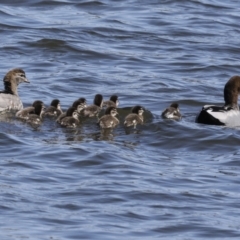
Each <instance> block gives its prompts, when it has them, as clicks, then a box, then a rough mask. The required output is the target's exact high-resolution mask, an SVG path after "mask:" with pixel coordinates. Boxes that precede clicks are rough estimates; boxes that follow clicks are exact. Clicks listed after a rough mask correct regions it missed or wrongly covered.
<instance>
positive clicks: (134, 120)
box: [124, 105, 144, 128]
mask: <svg viewBox="0 0 240 240" xmlns="http://www.w3.org/2000/svg"><path fill="white" fill-rule="evenodd" d="M143 113H144V109H143V107H142V106H139V105H137V106H135V107H133V108H132V113H130V114H128V115H127V116H126V118H125V121H124V125H125V126H126V127H130V126H134V128H136V126H137V124H143Z"/></svg>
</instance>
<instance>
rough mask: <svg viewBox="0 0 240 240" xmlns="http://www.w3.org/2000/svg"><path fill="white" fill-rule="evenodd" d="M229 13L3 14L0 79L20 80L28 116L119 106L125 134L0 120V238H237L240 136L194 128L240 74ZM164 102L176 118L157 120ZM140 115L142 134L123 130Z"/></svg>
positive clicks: (164, 4) (140, 4)
mask: <svg viewBox="0 0 240 240" xmlns="http://www.w3.org/2000/svg"><path fill="white" fill-rule="evenodd" d="M9 2H11V3H9ZM239 10H240V5H239V2H238V1H234V0H232V1H214V0H198V1H197V0H190V1H176V0H165V1H156V0H155V1H153V0H151V1H130V0H129V1H128V0H122V1H107V0H104V1H77V0H66V1H43V0H31V1H27V0H25V1H24V0H21V1H6V0H5V1H1V3H0V20H1V21H0V38H1V41H0V50H1V65H0V75H1V76H2V78H3V77H4V75H5V74H6V73H7V72H8V71H9V70H10V69H12V68H15V67H21V68H23V69H24V70H25V72H26V75H27V77H28V79H29V80H30V82H31V83H30V84H24V83H23V84H21V85H20V86H19V95H20V97H21V99H22V101H23V104H24V106H29V105H31V104H32V102H33V101H35V100H42V101H43V102H44V103H45V105H46V106H48V105H49V104H50V102H51V100H52V99H54V98H59V100H60V101H61V105H62V108H63V109H64V110H66V109H67V108H68V107H69V106H70V105H71V104H72V103H73V101H75V100H76V99H78V98H79V97H85V98H86V99H87V102H88V104H91V103H92V101H93V98H94V96H95V94H97V93H100V94H102V95H103V96H104V99H109V97H110V96H111V95H112V94H117V95H118V96H119V100H120V106H119V110H118V111H119V119H120V121H121V124H120V125H119V126H118V127H117V128H116V129H114V130H113V131H112V132H110V133H109V132H108V133H103V132H101V131H100V129H99V127H98V126H97V125H96V122H95V120H91V121H88V120H86V121H83V122H82V123H81V124H80V126H79V127H78V128H77V129H74V130H69V129H64V128H61V127H59V126H58V125H57V124H56V123H55V122H54V121H53V120H52V119H44V121H43V123H42V125H41V126H40V127H39V128H33V127H31V126H30V125H28V124H26V123H24V122H22V121H19V120H18V119H16V118H15V117H13V116H12V115H11V114H10V115H8V114H7V115H6V114H4V115H0V129H1V130H0V151H1V161H0V199H1V201H0V209H1V214H0V239H1V240H5V239H6V240H12V239H41V240H42V239H44V240H45V239H51V240H62V239H68V240H69V239H104V240H107V239H111V240H112V239H171V240H173V239H174V240H190V239H194V240H196V239H199V240H200V239H239V238H240V223H239V222H238V218H239V214H240V210H239V209H240V208H239V207H240V205H239V197H240V194H239V184H240V176H239V170H240V160H239V158H240V156H239V155H240V150H239V142H240V134H239V128H226V127H218V126H207V125H202V124H197V123H195V117H196V115H197V114H198V112H199V111H200V109H201V107H202V106H203V105H204V104H209V103H212V104H218V105H222V104H223V87H224V85H225V83H226V82H227V81H228V79H229V78H230V77H231V76H233V75H238V74H239V67H240V61H239V54H240V47H239V36H240V30H239V20H240V16H239ZM2 88H3V85H2ZM174 101H176V102H178V103H179V106H180V111H181V113H182V114H183V119H182V120H181V121H179V122H177V121H169V120H164V119H162V118H161V116H160V115H161V112H162V111H163V110H164V109H165V108H166V107H167V106H169V104H171V103H172V102H174ZM138 104H140V105H143V106H144V107H145V109H146V112H145V115H144V117H145V123H144V125H142V126H138V127H137V129H136V130H130V131H125V129H124V127H123V120H124V117H125V116H126V115H127V114H128V113H129V112H130V109H131V107H132V106H134V105H138Z"/></svg>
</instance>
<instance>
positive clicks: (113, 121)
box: [98, 107, 119, 128]
mask: <svg viewBox="0 0 240 240" xmlns="http://www.w3.org/2000/svg"><path fill="white" fill-rule="evenodd" d="M117 114H118V112H117V109H116V108H115V107H108V108H107V109H106V111H105V115H103V116H102V117H101V118H100V119H99V122H98V123H99V125H100V127H101V128H114V127H116V126H117V125H118V124H119V120H118V119H117V118H116V115H117Z"/></svg>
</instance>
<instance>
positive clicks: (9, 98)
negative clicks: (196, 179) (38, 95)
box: [0, 68, 29, 112]
mask: <svg viewBox="0 0 240 240" xmlns="http://www.w3.org/2000/svg"><path fill="white" fill-rule="evenodd" d="M23 82H25V83H29V80H28V79H27V77H26V74H25V72H24V71H23V70H22V69H21V68H14V69H12V70H10V71H9V72H8V73H7V74H6V75H5V76H4V78H3V84H4V90H3V91H0V112H3V111H11V110H13V111H18V110H21V109H23V104H22V101H21V99H20V97H19V96H18V85H19V84H20V83H23Z"/></svg>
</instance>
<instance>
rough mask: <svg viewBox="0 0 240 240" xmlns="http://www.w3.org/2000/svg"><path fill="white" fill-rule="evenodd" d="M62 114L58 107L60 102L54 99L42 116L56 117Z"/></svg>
mask: <svg viewBox="0 0 240 240" xmlns="http://www.w3.org/2000/svg"><path fill="white" fill-rule="evenodd" d="M62 113H63V112H62V109H61V106H60V101H59V100H58V99H54V100H52V102H51V106H49V107H48V108H47V109H46V111H45V112H44V116H50V117H58V116H60V115H61V114H62Z"/></svg>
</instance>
